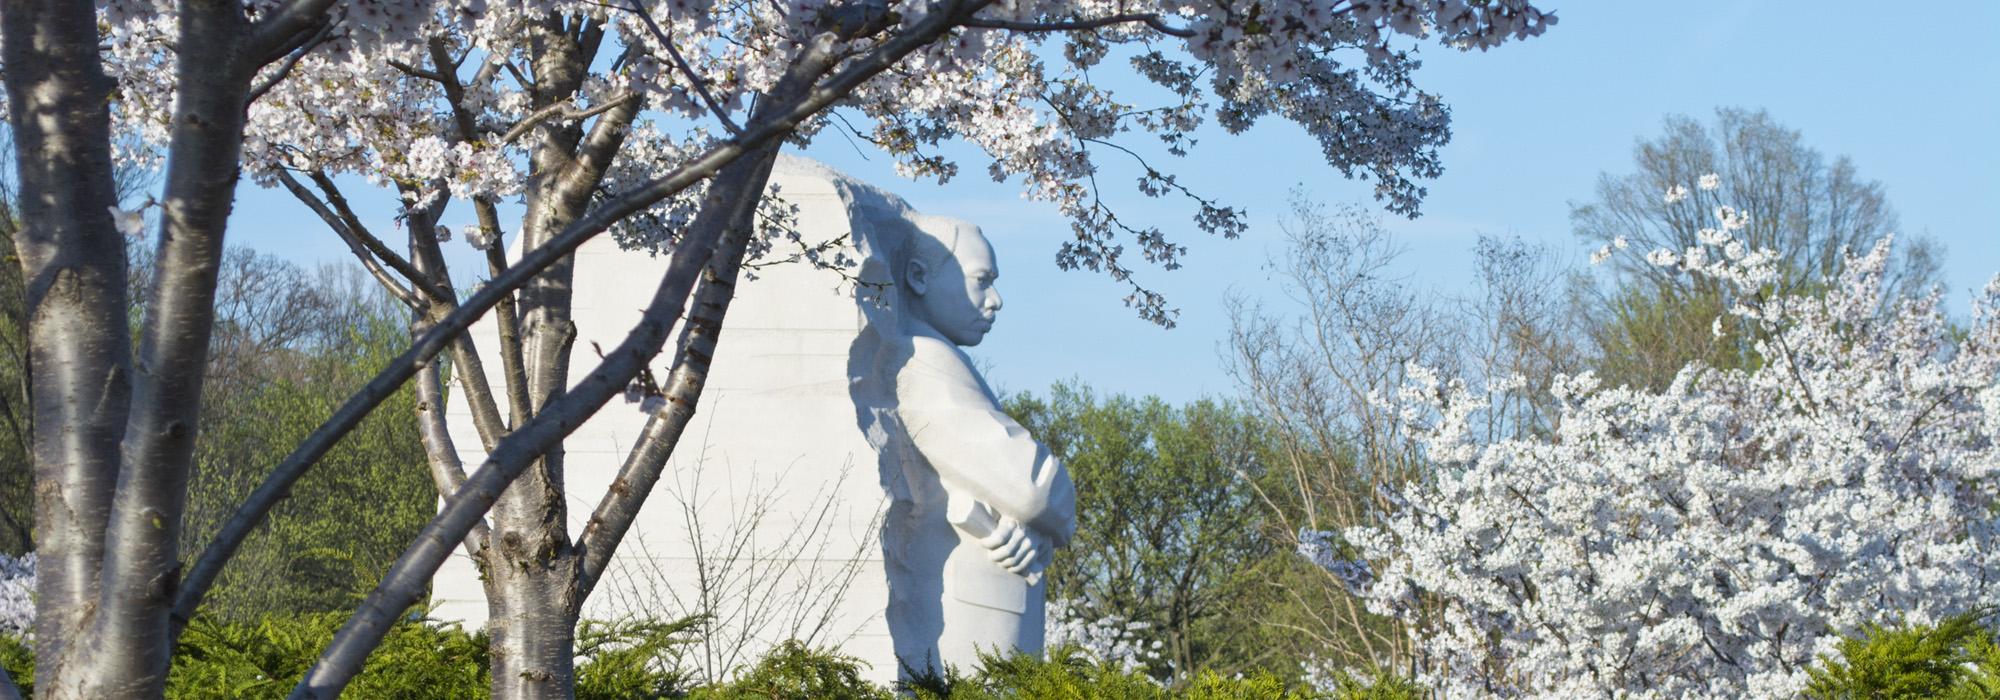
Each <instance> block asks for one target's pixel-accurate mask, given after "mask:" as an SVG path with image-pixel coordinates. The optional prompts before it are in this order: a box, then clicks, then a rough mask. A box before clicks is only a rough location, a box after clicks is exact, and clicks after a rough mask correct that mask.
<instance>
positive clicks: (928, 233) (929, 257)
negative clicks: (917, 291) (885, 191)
mask: <svg viewBox="0 0 2000 700" xmlns="http://www.w3.org/2000/svg"><path fill="white" fill-rule="evenodd" d="M905 219H906V220H908V221H909V223H910V229H911V230H910V235H909V236H908V237H906V238H905V239H904V240H903V244H902V245H901V246H900V250H896V251H895V252H893V253H892V254H890V256H889V262H890V264H891V265H893V266H894V267H893V274H894V275H895V276H896V278H897V279H898V280H899V281H900V280H901V278H902V275H904V274H905V273H906V272H907V271H908V270H909V269H910V263H911V262H912V261H916V262H922V263H923V264H925V265H927V266H929V267H930V269H933V270H935V269H939V268H941V267H943V266H944V264H945V261H947V260H950V259H951V257H952V256H953V255H956V254H958V242H959V239H961V238H963V237H964V232H965V230H966V229H969V228H972V222H969V221H966V220H964V219H960V218H955V217H950V216H933V215H930V214H917V213H911V214H909V215H907V216H906V217H905Z"/></svg>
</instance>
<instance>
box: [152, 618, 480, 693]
mask: <svg viewBox="0 0 2000 700" xmlns="http://www.w3.org/2000/svg"><path fill="white" fill-rule="evenodd" d="M346 620H347V616H346V615H345V614H342V613H314V614H305V615H286V616H277V615H272V616H266V617H264V618H263V619H261V620H259V621H258V622H256V623H254V624H249V623H235V622H217V621H214V620H210V619H206V618H199V619H196V620H195V621H194V622H193V623H192V624H190V625H188V630H187V633H186V634H184V635H182V636H181V644H180V648H179V649H178V650H176V651H177V653H176V654H175V655H174V665H173V669H172V670H171V671H170V672H169V673H168V675H167V695H168V697H173V698H186V699H188V700H206V699H209V698H213V699H215V700H224V699H228V698H282V697H284V696H285V694H286V693H289V692H291V689H292V685H293V684H295V683H297V682H298V679H299V678H300V677H301V676H304V675H305V672H306V669H308V668H311V666H312V663H313V661H314V660H315V659H316V658H317V657H318V655H319V652H320V650H321V649H323V648H325V647H326V644H327V643H328V642H330V641H332V640H333V634H334V632H336V631H338V630H339V629H340V625H341V624H342V623H343V622H345V621H346ZM486 669H487V658H486V638H485V636H484V635H481V634H471V633H467V632H466V631H464V630H463V629H461V628H460V627H458V626H457V625H440V624H437V623H435V622H431V621H427V620H409V621H405V622H402V623H399V624H397V625H396V626H395V627H392V628H390V631H389V634H388V636H387V637H385V638H384V639H383V640H382V646H381V647H380V648H378V649H376V650H375V653H373V654H370V655H369V657H368V662H367V664H366V665H365V666H363V667H362V671H361V674H360V675H359V676H356V677H355V679H354V682H353V683H352V684H350V685H349V686H348V689H347V696H348V697H355V698H381V699H383V700H422V699H427V698H484V697H487V678H486Z"/></svg>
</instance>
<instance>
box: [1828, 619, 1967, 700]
mask: <svg viewBox="0 0 2000 700" xmlns="http://www.w3.org/2000/svg"><path fill="white" fill-rule="evenodd" d="M1990 613H1991V611H1990V610H1977V611H1973V612H1967V613H1963V614H1959V615H1954V616H1952V617H1949V618H1946V619H1945V620H1944V621H1942V622H1939V623H1938V624H1937V625H1935V626H1931V625H1907V626H1903V627H1897V628H1889V627H1883V626H1880V625H1869V626H1868V627H1867V628H1865V629H1864V630H1863V631H1862V633H1861V634H1859V635H1856V636H1852V637H1847V638H1845V639H1842V640H1840V644H1839V647H1838V648H1839V650H1840V655H1839V656H1838V657H1832V656H1823V657H1821V659H1820V663H1821V666H1820V667H1817V668H1813V669H1810V670H1808V671H1807V673H1808V674H1809V675H1810V676H1811V677H1812V680H1811V682H1809V683H1808V684H1807V685H1806V690H1805V696H1806V697H1808V698H1813V699H1814V700H1847V699H1849V698H1855V699H1859V698H1869V699H1871V700H1874V699H1880V700H1900V699H1903V698H1909V699H1912V700H1914V699H1916V698H1946V699H1959V698H1963V699H1966V700H1971V699H1972V698H1991V697H2000V644H1996V643H1995V641H1996V640H1995V639H1994V635H1993V631H1992V630H1989V629H1987V628H1986V627H1985V626H1984V625H1983V624H1981V623H1982V622H1983V620H1984V618H1985V617H1986V616H1987V615H1988V614H1990Z"/></svg>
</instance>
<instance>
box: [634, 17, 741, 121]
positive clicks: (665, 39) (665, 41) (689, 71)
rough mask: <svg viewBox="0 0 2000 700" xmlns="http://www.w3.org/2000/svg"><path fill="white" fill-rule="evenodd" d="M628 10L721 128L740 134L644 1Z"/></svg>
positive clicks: (704, 81)
mask: <svg viewBox="0 0 2000 700" xmlns="http://www.w3.org/2000/svg"><path fill="white" fill-rule="evenodd" d="M630 9H631V10H632V12H633V13H634V14H637V15H639V19H641V20H643V21H645V23H646V29H647V30H648V31H651V32H652V33H653V38H654V39H656V40H658V41H659V42H660V46H662V47H665V48H666V50H667V56H668V57H670V58H672V59H673V62H674V68H675V69H677V70H679V71H680V72H681V75H684V76H687V79H688V84H689V85H690V86H692V87H693V88H694V92H695V95H697V96H699V97H701V102H702V104H704V105H707V106H708V111H710V112H713V113H715V119H716V120H717V121H720V122H722V128H724V129H728V130H729V133H730V135H732V136H734V135H739V134H742V133H743V129H742V128H740V127H738V126H736V122H734V121H732V120H730V118H729V113H728V112H727V111H724V110H723V109H722V103H721V102H718V101H716V99H715V95H714V94H711V93H710V92H709V91H708V81H706V80H703V79H702V77H701V76H699V75H695V73H694V67H693V66H690V65H688V62H687V58H685V57H683V56H681V51H680V49H677V48H674V40H673V38H672V37H669V36H667V33H666V32H665V31H663V30H661V29H660V25H659V23H657V22H654V21H653V15H652V14H651V13H648V12H646V4H645V0H632V7H631V8H630Z"/></svg>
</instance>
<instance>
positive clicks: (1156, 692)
mask: <svg viewBox="0 0 2000 700" xmlns="http://www.w3.org/2000/svg"><path fill="white" fill-rule="evenodd" d="M344 621H345V618H344V617H343V616H342V615H340V614H335V613H314V614H303V615H289V616H278V615H273V616H267V617H265V618H263V619H261V620H259V621H258V622H255V623H244V622H230V621H225V620H217V619H210V618H201V619H197V620H196V621H195V622H194V623H193V624H191V625H190V626H189V627H188V630H187V633H186V634H185V635H184V636H182V638H181V644H180V649H179V650H178V652H177V653H176V654H175V656H174V665H173V669H172V671H171V673H170V674H169V676H168V681H167V697H170V698H176V699H183V698H184V699H188V700H210V699H222V698H229V699H231V700H234V699H236V698H282V697H284V696H285V694H286V693H288V692H290V691H291V688H292V685H293V684H294V683H296V682H297V681H298V679H299V677H300V676H302V675H304V674H305V672H306V669H307V668H309V667H311V666H312V663H313V661H314V660H315V659H316V658H317V656H318V654H319V651H320V649H321V648H322V647H324V646H325V645H326V643H327V642H328V641H329V640H331V639H332V638H333V633H334V632H335V631H336V630H338V629H339V628H340V625H341V623H342V622H344ZM695 622H696V620H694V619H692V618H690V619H684V620H675V621H658V620H646V619H636V618H635V619H627V620H616V621H586V622H585V623H584V624H583V626H582V627H581V628H579V629H578V631H577V654H578V660H577V669H576V697H577V698H578V699H579V700H629V699H633V698H682V697H684V698H690V699H691V700H772V699H774V698H776V699H785V700H806V699H811V700H893V699H894V698H897V697H898V695H897V693H896V691H894V690H891V689H889V688H885V687H882V686H880V685H876V684H874V683H871V682H869V681H868V680H867V679H865V678H863V677H862V671H863V667H862V663H861V661H859V660H858V659H855V658H853V657H849V656H844V655H841V654H839V653H836V652H833V651H829V650H825V649H814V648H811V647H808V646H807V645H805V644H803V643H800V642H796V641H793V642H786V643H784V644H782V645H779V646H778V647H777V648H775V649H772V650H771V652H770V653H769V654H767V655H766V656H765V657H764V658H763V659H762V660H761V661H759V662H758V664H757V665H756V666H754V667H752V668H750V669H749V670H748V671H745V672H744V673H743V674H742V675H740V676H738V677H737V678H735V679H734V680H731V681H729V682H727V683H719V684H715V685H709V686H702V687H697V688H690V687H688V686H687V685H686V682H687V676H686V675H685V674H683V673H682V672H681V671H680V669H679V664H678V662H679V654H680V653H681V650H682V648H683V647H684V646H685V645H687V644H688V643H689V642H691V641H692V640H691V639H690V638H689V637H688V636H687V634H686V633H687V630H689V629H690V628H692V627H693V626H694V623H695ZM1988 649H1989V650H1990V646H1989V647H1988ZM1987 653H1989V654H1992V652H1990V651H1989V652H1987ZM1994 658H1995V659H2000V654H1994ZM488 662H489V659H488V658H487V647H486V636H485V635H484V634H483V633H473V632H467V631H465V630H464V629H463V628H461V627H459V626H458V625H456V624H441V623H438V622H436V621H434V620H427V619H422V618H411V619H409V620H405V621H404V622H402V623H400V624H398V625H396V626H395V627H394V628H393V629H392V630H391V631H390V632H389V635H388V637H387V638H386V639H385V640H384V641H383V643H382V646H381V648H379V649H377V650H376V652H375V653H374V655H372V656H370V657H369V659H368V664H367V666H366V667H365V668H363V670H362V672H361V675H360V676H358V677H356V678H355V680H354V683H353V684H352V685H350V686H348V688H347V692H346V694H345V697H353V698H368V699H370V700H376V699H381V700H429V699H431V698H440V699H442V698H450V699H451V700H483V699H484V698H487V697H489V694H488V675H487V674H488V672H489V669H490V665H489V663H488ZM34 664H35V661H34V654H33V652H32V649H30V647H29V645H28V644H27V643H26V642H24V641H23V640H22V639H21V638H19V637H16V636H13V635H6V634H0V667H4V668H5V669H6V670H7V673H8V674H9V675H10V676H12V677H13V679H14V681H15V682H16V683H17V684H19V685H20V687H21V689H22V692H23V693H26V694H32V693H33V692H34V674H35V668H34ZM901 690H902V691H903V692H904V693H907V694H908V695H910V696H914V697H916V698H919V699H920V700H1014V699H1017V698H1035V699H1039V698H1052V699H1068V700H1086V699H1094V698H1119V699H1121V700H1170V699H1186V700H1416V699H1417V698H1421V697H1423V693H1422V691H1421V690H1420V689H1418V688H1417V687H1416V686H1414V685H1411V684H1410V683H1408V682H1407V681H1402V680H1397V679H1389V680H1384V681H1382V682H1378V683H1375V684H1373V685H1369V684H1364V683H1361V682H1359V681H1355V680H1353V679H1351V678H1348V677H1346V676H1340V677H1339V682H1338V683H1337V684H1335V685H1334V686H1333V687H1331V688H1323V689H1319V690H1315V689H1313V688H1310V687H1288V684H1287V683H1286V682H1285V680H1284V679H1282V678H1279V677H1278V676H1275V675H1270V674H1262V673H1260V674H1255V675H1250V676H1240V677H1227V676H1223V675H1220V674H1216V673H1214V672H1207V671H1205V672H1202V673H1199V674H1195V675H1193V676H1191V677H1190V678H1189V679H1188V680H1187V682H1186V683H1185V684H1184V685H1183V686H1180V687H1170V686H1165V685H1161V684H1160V683H1159V682H1157V681H1155V680H1153V679H1152V678H1151V677H1149V676H1147V675H1146V674H1145V673H1144V671H1143V670H1136V669H1135V670H1126V668H1124V666H1123V665H1122V664H1119V663H1117V662H1116V661H1102V660H1098V659H1095V658H1092V657H1091V656H1090V655H1089V653H1088V652H1087V651H1085V650H1084V649H1082V648H1080V647H1075V646H1064V647H1060V648H1057V649H1054V650H1051V651H1050V652H1049V655H1048V658H1047V659H1046V660H1044V659H1039V658H1035V657H1031V656H1024V655H1017V656H1008V657H988V658H986V659H985V660H984V663H983V664H982V665H981V667H980V668H978V669H976V670H972V671H956V670H955V671H954V672H953V673H950V674H947V675H946V676H944V677H935V678H930V679H926V680H923V681H920V682H917V683H914V684H910V685H907V686H905V687H903V688H902V689H901ZM1840 697H1846V696H1840Z"/></svg>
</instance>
